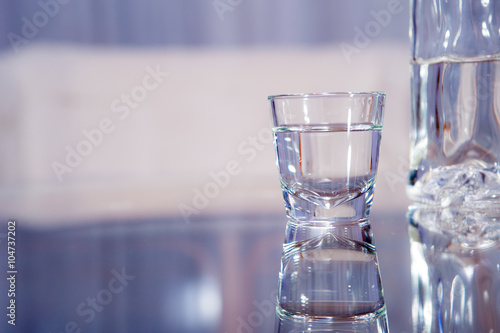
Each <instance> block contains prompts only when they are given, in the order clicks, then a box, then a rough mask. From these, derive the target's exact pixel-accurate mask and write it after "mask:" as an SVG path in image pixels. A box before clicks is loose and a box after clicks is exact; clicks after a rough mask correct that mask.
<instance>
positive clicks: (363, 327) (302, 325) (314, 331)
mask: <svg viewBox="0 0 500 333" xmlns="http://www.w3.org/2000/svg"><path fill="white" fill-rule="evenodd" d="M276 326H277V327H276V333H374V332H388V327H387V315H386V314H385V313H384V314H382V315H380V316H379V317H375V318H368V319H365V320H358V321H344V322H342V321H337V322H328V321H310V320H297V319H294V318H290V317H286V316H281V317H280V318H279V320H278V322H277V324H276Z"/></svg>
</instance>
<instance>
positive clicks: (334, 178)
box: [275, 124, 381, 219]
mask: <svg viewBox="0 0 500 333" xmlns="http://www.w3.org/2000/svg"><path fill="white" fill-rule="evenodd" d="M275 135H276V147H277V155H278V166H279V171H280V176H281V184H282V188H283V192H284V193H283V194H284V197H285V202H286V203H287V208H288V213H289V215H291V216H292V217H294V218H297V217H299V219H300V218H303V219H307V218H309V219H314V218H321V216H324V217H325V218H329V217H330V218H331V217H332V214H331V212H330V214H329V213H328V212H327V211H328V210H331V209H332V208H335V207H337V206H339V205H341V204H344V203H346V202H350V201H352V200H354V199H357V198H360V197H362V199H361V200H362V201H363V202H364V204H361V206H362V207H361V209H365V210H366V209H369V206H370V205H371V196H372V191H373V187H374V183H375V174H376V171H377V165H378V150H379V144H380V138H381V127H380V126H374V125H372V124H353V125H351V126H346V125H345V124H339V125H328V126H325V125H307V126H306V125H303V126H289V127H282V128H277V129H275ZM357 209H358V208H357V207H355V208H354V210H355V211H356V210H357ZM351 211H352V209H351ZM363 216H364V215H363ZM353 217H359V216H357V214H356V212H354V215H353Z"/></svg>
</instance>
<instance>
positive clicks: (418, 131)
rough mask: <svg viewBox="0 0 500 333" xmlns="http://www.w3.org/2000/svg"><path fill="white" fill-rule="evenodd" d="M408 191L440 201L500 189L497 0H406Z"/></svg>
mask: <svg viewBox="0 0 500 333" xmlns="http://www.w3.org/2000/svg"><path fill="white" fill-rule="evenodd" d="M411 8H412V16H411V20H412V24H411V25H410V27H411V45H412V89H411V90H412V91H411V93H412V117H411V142H412V145H411V156H410V169H411V171H410V175H409V186H408V193H409V195H410V197H411V198H412V199H414V200H417V201H424V202H426V203H428V204H430V203H436V204H438V205H446V206H453V205H474V204H476V203H482V202H484V201H485V200H488V201H493V202H498V198H499V197H500V168H499V163H500V125H499V124H500V123H499V122H498V113H499V109H500V103H499V96H500V84H499V83H500V81H499V75H500V20H498V19H497V18H498V13H499V8H500V1H495V0H491V1H490V0H486V1H463V0H450V1H441V0H412V6H411Z"/></svg>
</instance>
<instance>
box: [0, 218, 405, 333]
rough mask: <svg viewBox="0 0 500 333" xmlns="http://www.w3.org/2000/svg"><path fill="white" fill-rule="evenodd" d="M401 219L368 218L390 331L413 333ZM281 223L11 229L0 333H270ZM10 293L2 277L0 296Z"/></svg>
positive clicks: (147, 222) (155, 222) (160, 221)
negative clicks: (12, 254)
mask: <svg viewBox="0 0 500 333" xmlns="http://www.w3.org/2000/svg"><path fill="white" fill-rule="evenodd" d="M405 215H406V211H404V210H402V211H394V212H386V213H384V212H380V213H378V212H375V213H374V215H373V217H372V227H373V233H374V239H375V243H376V246H377V251H378V256H379V263H380V269H381V274H382V279H383V286H384V289H385V298H386V305H387V311H388V318H389V325H390V329H391V331H392V332H398V333H404V332H408V333H409V332H411V331H412V329H411V305H412V299H413V297H412V289H411V278H410V276H411V274H410V263H411V258H410V243H409V239H408V223H407V221H406V217H405ZM117 222H119V223H117ZM285 222H286V221H285V217H284V216H283V215H280V214H277V215H259V214H255V215H245V216H209V217H204V218H197V219H193V220H192V221H191V222H190V223H185V222H184V221H183V220H181V219H179V220H177V219H173V218H168V217H165V218H163V217H154V218H153V217H152V218H142V219H140V220H133V219H131V220H122V221H92V222H88V221H85V223H83V222H82V223H80V224H78V223H76V226H73V227H54V228H45V229H34V228H27V227H23V221H17V225H16V260H15V263H16V271H17V274H16V281H15V305H16V317H15V318H16V321H15V323H16V325H15V326H12V325H9V324H8V323H7V320H3V321H2V322H1V323H0V327H1V331H2V332H11V331H12V332H47V333H49V332H53V333H56V332H57V333H59V332H107V333H109V332H177V333H188V332H207V333H208V332H223V333H225V332H227V333H230V332H245V333H247V332H273V331H274V329H275V324H276V317H275V309H274V307H275V303H276V295H277V287H278V273H279V269H280V256H281V250H282V242H283V236H284V226H285ZM1 236H3V238H1V239H0V240H1V241H2V243H3V244H4V246H3V247H5V246H6V242H7V238H6V235H5V234H3V235H1ZM4 258H5V257H3V258H1V259H0V260H1V261H2V267H6V262H5V259H4ZM5 272H6V270H4V274H6V273H5ZM8 287H9V282H8V281H7V280H6V279H5V278H4V279H2V280H1V282H0V288H1V289H2V290H4V291H5V290H7V289H8ZM4 299H5V298H4ZM6 301H7V302H8V300H6ZM6 301H4V302H3V304H4V309H5V306H7V305H8V304H7V303H6ZM4 316H5V315H4Z"/></svg>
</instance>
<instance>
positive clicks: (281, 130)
mask: <svg viewBox="0 0 500 333" xmlns="http://www.w3.org/2000/svg"><path fill="white" fill-rule="evenodd" d="M384 99H385V94H384V93H381V92H366V93H350V92H343V93H314V94H292V95H275V96H270V97H269V100H270V102H271V109H272V115H273V125H274V127H273V130H274V133H275V147H276V153H277V164H278V169H279V174H280V180H281V187H282V191H283V198H284V201H285V207H286V213H287V216H288V223H287V226H286V235H285V244H284V248H283V254H282V266H281V272H280V290H279V304H278V308H277V309H278V314H279V316H281V317H282V318H283V317H289V318H293V319H307V320H327V321H338V320H341V321H346V320H347V321H351V320H354V321H356V320H358V321H359V320H364V319H369V318H379V317H381V318H382V316H384V315H385V302H384V297H383V290H382V283H381V279H380V272H379V268H378V261H377V254H376V250H375V246H374V243H373V240H372V233H371V227H370V222H369V219H368V217H369V213H370V208H371V205H372V202H373V191H374V188H375V176H376V172H377V166H378V158H379V147H380V140H381V132H382V121H383V111H384ZM384 318H385V317H384ZM382 326H383V325H381V327H382ZM385 326H386V325H385ZM382 331H383V332H386V330H381V332H382Z"/></svg>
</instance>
